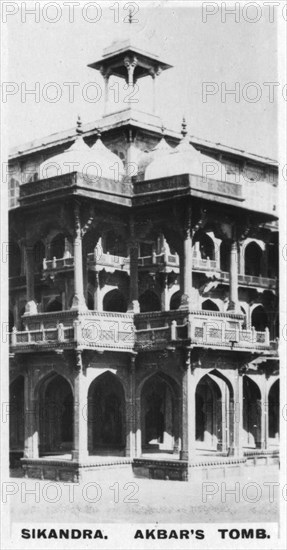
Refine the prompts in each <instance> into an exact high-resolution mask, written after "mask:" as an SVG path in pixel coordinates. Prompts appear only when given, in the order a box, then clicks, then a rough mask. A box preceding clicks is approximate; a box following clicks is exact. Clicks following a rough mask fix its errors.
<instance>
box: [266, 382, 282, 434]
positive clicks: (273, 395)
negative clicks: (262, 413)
mask: <svg viewBox="0 0 287 550" xmlns="http://www.w3.org/2000/svg"><path fill="white" fill-rule="evenodd" d="M279 384H280V382H279V379H278V380H276V382H274V383H273V384H272V386H271V388H270V390H269V394H268V437H269V438H270V439H277V440H278V439H279V430H280V421H279V402H280V386H279Z"/></svg>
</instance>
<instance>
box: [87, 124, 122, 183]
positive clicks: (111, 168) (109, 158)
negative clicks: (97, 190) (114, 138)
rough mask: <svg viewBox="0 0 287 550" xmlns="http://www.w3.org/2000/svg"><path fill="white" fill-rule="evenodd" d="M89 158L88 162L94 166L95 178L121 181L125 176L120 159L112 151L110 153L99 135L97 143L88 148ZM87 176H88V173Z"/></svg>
mask: <svg viewBox="0 0 287 550" xmlns="http://www.w3.org/2000/svg"><path fill="white" fill-rule="evenodd" d="M90 157H91V161H90V162H93V163H94V165H95V170H96V171H97V177H101V178H107V179H109V180H114V181H121V180H122V178H123V176H124V175H125V168H124V164H123V161H122V159H120V157H118V155H116V154H115V153H112V151H110V149H108V148H107V147H106V146H105V145H104V144H103V142H102V140H101V137H100V134H99V133H98V139H97V141H96V142H95V143H94V145H93V146H92V147H91V148H90ZM91 168H92V166H91ZM92 169H93V168H92ZM88 175H90V172H88ZM91 175H92V172H91Z"/></svg>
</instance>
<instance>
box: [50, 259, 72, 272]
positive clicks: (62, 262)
mask: <svg viewBox="0 0 287 550" xmlns="http://www.w3.org/2000/svg"><path fill="white" fill-rule="evenodd" d="M73 266H74V258H73V256H67V257H66V258H56V257H54V258H53V259H52V260H46V258H44V259H43V271H50V270H53V269H58V270H60V269H65V268H71V267H73Z"/></svg>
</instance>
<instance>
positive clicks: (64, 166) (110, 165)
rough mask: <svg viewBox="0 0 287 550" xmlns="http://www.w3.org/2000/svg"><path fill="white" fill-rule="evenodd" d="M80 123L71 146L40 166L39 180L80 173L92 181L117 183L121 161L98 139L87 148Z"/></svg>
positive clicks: (79, 122)
mask: <svg viewBox="0 0 287 550" xmlns="http://www.w3.org/2000/svg"><path fill="white" fill-rule="evenodd" d="M81 126H82V124H81V121H80V119H78V122H77V130H76V131H77V137H76V140H75V142H74V143H73V145H71V147H69V148H68V149H66V151H63V153H60V154H58V155H55V156H54V157H51V158H49V159H47V160H45V161H44V162H43V163H42V164H41V165H40V170H39V176H40V179H46V178H52V177H55V176H62V175H64V174H70V173H71V172H80V173H82V174H83V175H84V176H86V177H88V178H90V179H91V181H92V180H94V179H95V178H99V177H100V178H101V177H102V178H108V179H111V180H114V181H119V180H120V179H121V178H122V176H123V174H124V167H123V163H122V160H121V159H120V158H119V157H118V156H117V155H115V154H114V153H112V152H111V151H109V149H107V147H105V145H104V144H103V143H102V141H101V139H100V137H98V139H97V141H96V143H95V144H94V145H93V147H89V146H88V145H87V144H86V143H85V141H84V140H83V137H82V129H81Z"/></svg>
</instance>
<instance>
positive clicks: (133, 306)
mask: <svg viewBox="0 0 287 550" xmlns="http://www.w3.org/2000/svg"><path fill="white" fill-rule="evenodd" d="M129 254H130V296H129V305H128V311H133V312H134V313H139V311H140V306H139V289H138V254H139V251H138V242H137V240H136V239H135V233H134V220H133V219H131V221H130V242H129Z"/></svg>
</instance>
